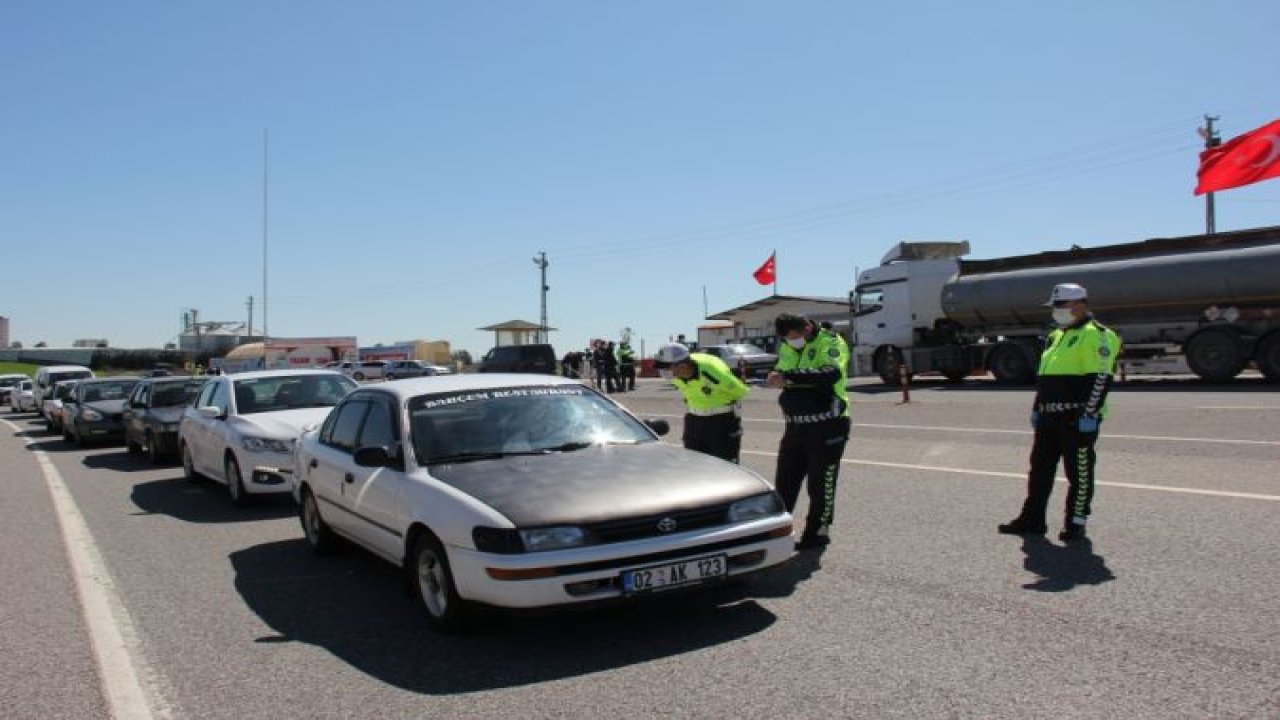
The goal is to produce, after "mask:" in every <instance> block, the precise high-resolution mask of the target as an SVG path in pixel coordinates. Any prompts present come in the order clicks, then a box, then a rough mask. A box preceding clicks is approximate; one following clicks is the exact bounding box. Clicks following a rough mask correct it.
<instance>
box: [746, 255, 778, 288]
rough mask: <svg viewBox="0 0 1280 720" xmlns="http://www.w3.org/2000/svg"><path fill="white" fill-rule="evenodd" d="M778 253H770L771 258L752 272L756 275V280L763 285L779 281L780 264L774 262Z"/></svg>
mask: <svg viewBox="0 0 1280 720" xmlns="http://www.w3.org/2000/svg"><path fill="white" fill-rule="evenodd" d="M776 255H777V253H770V254H769V259H768V260H765V261H764V264H763V265H761V266H760V267H759V268H758V269H756V271H755V272H754V273H752V275H754V276H755V278H756V282H758V283H760V284H761V285H771V284H773V283H774V282H776V281H777V279H778V274H777V270H778V266H777V264H776V263H775V262H774V258H775V256H776Z"/></svg>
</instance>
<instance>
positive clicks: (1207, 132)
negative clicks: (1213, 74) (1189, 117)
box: [1197, 115, 1222, 235]
mask: <svg viewBox="0 0 1280 720" xmlns="http://www.w3.org/2000/svg"><path fill="white" fill-rule="evenodd" d="M1216 120H1218V116H1217V115H1205V116H1204V127H1202V128H1197V129H1198V130H1199V131H1200V137H1202V138H1204V148H1205V149H1206V150H1209V149H1212V148H1216V147H1218V146H1219V145H1221V144H1222V138H1221V137H1219V136H1218V132H1217V130H1215V129H1214V127H1213V123H1214V121H1216ZM1217 231H1218V218H1217V213H1216V212H1215V210H1214V207H1213V193H1205V196H1204V232H1205V234H1206V235H1212V234H1214V233H1215V232H1217Z"/></svg>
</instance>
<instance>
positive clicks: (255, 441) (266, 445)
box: [240, 437, 293, 453]
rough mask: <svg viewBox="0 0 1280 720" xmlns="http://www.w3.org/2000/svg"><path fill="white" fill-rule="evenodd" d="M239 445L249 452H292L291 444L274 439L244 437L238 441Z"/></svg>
mask: <svg viewBox="0 0 1280 720" xmlns="http://www.w3.org/2000/svg"><path fill="white" fill-rule="evenodd" d="M240 444H241V445H243V446H244V449H245V450H248V451H249V452H274V453H288V452H292V451H293V443H291V442H290V441H288V440H277V439H276V438H265V437H244V438H241V439H240Z"/></svg>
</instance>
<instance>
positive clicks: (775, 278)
mask: <svg viewBox="0 0 1280 720" xmlns="http://www.w3.org/2000/svg"><path fill="white" fill-rule="evenodd" d="M773 294H774V295H777V294H778V249H777V248H774V249H773Z"/></svg>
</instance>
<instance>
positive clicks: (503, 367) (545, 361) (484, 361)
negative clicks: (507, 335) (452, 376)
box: [476, 344, 559, 375]
mask: <svg viewBox="0 0 1280 720" xmlns="http://www.w3.org/2000/svg"><path fill="white" fill-rule="evenodd" d="M557 367H559V361H557V360H556V351H555V350H553V349H551V346H550V345H546V344H535V345H499V346H497V347H495V348H493V349H491V350H490V351H489V352H487V353H485V355H484V357H483V358H481V359H480V365H479V366H478V367H477V368H476V372H482V373H508V372H515V373H541V374H544V375H555V374H556V368H557Z"/></svg>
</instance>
